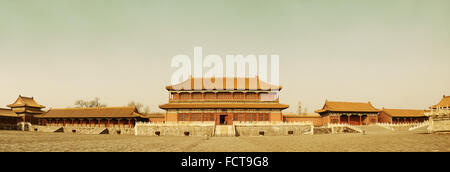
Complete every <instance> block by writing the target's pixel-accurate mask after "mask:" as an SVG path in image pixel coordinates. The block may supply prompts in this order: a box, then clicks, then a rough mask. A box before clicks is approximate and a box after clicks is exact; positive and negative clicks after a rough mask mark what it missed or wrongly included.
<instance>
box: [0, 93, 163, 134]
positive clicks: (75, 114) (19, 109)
mask: <svg viewBox="0 0 450 172" xmlns="http://www.w3.org/2000/svg"><path fill="white" fill-rule="evenodd" d="M7 106H8V107H10V108H11V109H3V108H0V129H16V128H17V124H18V123H27V124H31V125H41V126H79V127H106V128H108V127H125V128H133V127H134V125H135V123H136V122H137V121H140V122H148V121H149V119H155V120H158V119H160V116H158V115H150V116H144V115H142V114H140V113H139V112H138V110H137V109H136V107H134V106H132V107H95V108H59V109H56V108H55V109H50V110H48V111H43V110H42V109H43V108H45V106H43V105H40V104H38V103H37V102H36V101H35V100H34V98H33V97H24V96H21V95H19V97H18V98H17V100H16V101H14V103H12V104H10V105H7Z"/></svg>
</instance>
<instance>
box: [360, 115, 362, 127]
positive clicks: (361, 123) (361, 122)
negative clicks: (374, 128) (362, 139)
mask: <svg viewBox="0 0 450 172" xmlns="http://www.w3.org/2000/svg"><path fill="white" fill-rule="evenodd" d="M359 125H362V115H359Z"/></svg>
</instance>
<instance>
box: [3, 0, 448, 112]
mask: <svg viewBox="0 0 450 172" xmlns="http://www.w3.org/2000/svg"><path fill="white" fill-rule="evenodd" d="M102 2H103V1H83V2H78V1H71V0H69V1H51V0H43V1H39V2H27V1H2V2H0V21H2V22H0V52H1V53H0V59H1V60H2V64H3V65H2V67H0V73H1V75H0V77H1V78H2V81H3V83H2V85H1V86H0V93H1V95H2V96H1V97H0V108H5V107H6V105H8V104H11V103H13V102H14V101H15V100H16V99H17V97H18V96H19V95H22V96H25V97H34V98H35V100H36V101H37V102H38V103H39V104H42V105H44V106H46V109H49V108H66V107H73V106H75V105H74V103H75V101H77V100H92V99H94V98H95V97H98V98H100V102H102V103H104V104H106V105H108V106H126V105H127V104H128V103H129V102H130V101H135V102H140V103H142V104H144V105H147V106H149V107H150V110H151V111H152V112H165V111H164V110H162V109H159V107H158V106H159V105H161V104H165V103H167V102H168V96H169V95H168V92H167V90H166V89H165V87H166V86H167V85H170V80H171V77H170V76H171V75H172V74H173V73H174V71H175V70H176V68H172V67H171V65H170V63H171V59H172V58H173V57H174V56H176V55H178V54H186V55H188V56H190V57H193V54H194V52H193V50H194V47H196V46H201V47H203V52H204V55H207V54H217V55H219V56H221V57H224V56H225V55H228V54H243V55H248V54H255V55H259V54H278V55H279V64H280V65H279V66H280V85H281V86H283V89H282V91H281V92H280V103H282V104H287V105H289V106H290V108H289V109H286V110H284V111H283V112H284V113H296V111H297V108H298V102H299V101H301V102H302V107H306V108H307V109H308V112H314V111H315V110H317V109H320V108H321V107H322V106H323V104H324V103H325V100H329V101H346V102H369V101H370V102H371V103H372V105H373V106H374V107H375V108H378V109H381V108H382V107H384V108H388V109H420V110H421V109H428V107H429V106H431V105H434V104H436V103H438V102H439V101H440V100H441V98H442V96H443V95H450V91H449V86H450V78H449V77H445V76H446V75H447V74H449V73H450V68H449V67H448V64H450V49H449V47H450V1H440V0H431V1H419V0H408V1H404V0H394V1H392V0H380V1H356V0H348V1H341V2H335V1H333V0H324V1H314V2H310V1H289V0H282V1H267V3H264V4H259V3H257V1H254V0H252V1H246V2H241V1H214V2H211V1H204V0H195V1H190V2H177V1H159V0H153V1H147V2H141V1H134V0H131V1H127V2H126V3H125V2H121V1H116V0H113V1H108V3H106V4H105V3H102Z"/></svg>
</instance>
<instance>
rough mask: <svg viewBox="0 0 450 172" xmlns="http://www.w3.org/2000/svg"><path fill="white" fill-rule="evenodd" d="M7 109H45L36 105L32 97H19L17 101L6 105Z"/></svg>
mask: <svg viewBox="0 0 450 172" xmlns="http://www.w3.org/2000/svg"><path fill="white" fill-rule="evenodd" d="M7 106H8V107H11V108H15V107H34V108H45V106H42V105H40V104H39V103H37V102H36V101H35V100H34V98H33V97H24V96H21V95H19V97H18V98H17V100H16V101H15V102H14V103H13V104H10V105H7Z"/></svg>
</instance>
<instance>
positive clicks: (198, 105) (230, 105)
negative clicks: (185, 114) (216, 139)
mask: <svg viewBox="0 0 450 172" xmlns="http://www.w3.org/2000/svg"><path fill="white" fill-rule="evenodd" d="M159 108H161V109H196V108H200V109H208V108H213V109H214V108H234V109H239V108H250V109H251V108H255V109H287V108H289V105H284V104H279V103H169V104H164V105H160V106H159Z"/></svg>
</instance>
